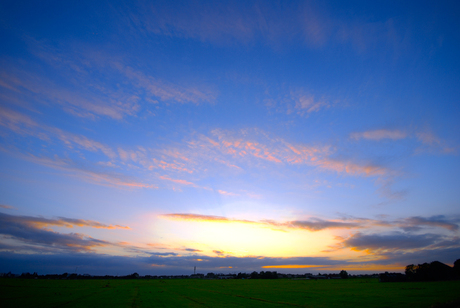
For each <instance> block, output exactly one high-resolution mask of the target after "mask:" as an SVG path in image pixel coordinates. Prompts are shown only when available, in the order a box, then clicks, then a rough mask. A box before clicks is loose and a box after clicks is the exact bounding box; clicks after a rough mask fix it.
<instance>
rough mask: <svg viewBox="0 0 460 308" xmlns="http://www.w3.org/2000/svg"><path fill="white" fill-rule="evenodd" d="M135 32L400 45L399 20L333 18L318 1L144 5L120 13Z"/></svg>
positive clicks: (228, 40)
mask: <svg viewBox="0 0 460 308" xmlns="http://www.w3.org/2000/svg"><path fill="white" fill-rule="evenodd" d="M120 15H122V16H126V17H124V18H123V19H124V20H125V24H126V25H127V26H129V27H130V29H131V31H130V32H129V33H130V34H131V33H143V32H147V33H153V34H155V35H163V36H170V37H179V38H191V39H195V40H198V41H201V42H210V43H213V44H217V45H250V46H251V45H254V44H262V45H268V46H271V47H273V48H275V49H280V48H289V46H291V45H293V44H295V45H304V46H307V47H310V48H314V49H318V48H322V47H324V46H327V44H330V43H334V44H345V45H351V46H352V47H353V48H354V49H355V50H356V51H358V52H359V53H362V52H364V51H366V50H367V49H370V48H376V47H378V46H380V45H382V44H385V45H387V46H388V45H389V46H392V47H393V48H394V49H395V50H400V49H401V45H402V44H401V41H402V39H401V37H400V35H398V32H397V31H396V27H395V26H396V23H395V22H394V21H393V20H391V19H389V20H386V21H383V22H368V21H367V19H368V18H367V17H366V16H363V17H362V18H361V19H360V18H359V16H358V17H357V18H356V17H355V18H354V22H353V23H350V21H349V20H341V19H339V18H333V17H332V16H331V15H330V14H328V12H327V10H325V8H324V7H322V6H321V5H318V3H314V2H311V1H306V2H305V1H303V2H291V3H290V5H283V3H278V2H269V3H267V2H264V1H255V2H254V1H251V2H217V3H216V2H206V1H204V2H203V1H192V2H190V1H185V2H182V1H180V2H175V3H174V5H171V4H170V3H167V2H155V3H143V4H141V5H139V7H138V8H137V10H132V11H130V13H125V12H120Z"/></svg>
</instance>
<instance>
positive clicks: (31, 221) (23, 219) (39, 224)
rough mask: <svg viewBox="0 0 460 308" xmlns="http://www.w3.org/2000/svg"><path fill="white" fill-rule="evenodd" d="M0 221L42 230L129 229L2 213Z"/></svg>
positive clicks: (63, 218) (98, 223)
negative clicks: (80, 228) (55, 227)
mask: <svg viewBox="0 0 460 308" xmlns="http://www.w3.org/2000/svg"><path fill="white" fill-rule="evenodd" d="M0 220H1V221H5V222H6V221H8V222H12V223H18V224H22V225H27V226H30V227H34V228H43V227H48V226H57V227H66V228H72V227H74V226H77V227H91V228H102V229H116V228H121V229H129V227H126V226H120V225H106V224H103V223H100V222H98V221H94V220H85V219H73V218H65V217H58V218H57V219H48V218H43V217H32V216H15V215H8V214H4V213H0Z"/></svg>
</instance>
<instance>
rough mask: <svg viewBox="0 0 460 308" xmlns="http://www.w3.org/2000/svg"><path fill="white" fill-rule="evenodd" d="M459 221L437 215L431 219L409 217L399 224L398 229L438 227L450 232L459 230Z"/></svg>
mask: <svg viewBox="0 0 460 308" xmlns="http://www.w3.org/2000/svg"><path fill="white" fill-rule="evenodd" d="M459 222H460V220H459V219H455V218H454V219H452V218H451V219H448V218H447V217H446V216H444V215H437V216H431V217H420V216H414V217H409V218H406V219H404V220H402V221H401V222H400V227H401V228H402V229H405V230H414V229H420V228H421V226H429V227H439V228H444V229H447V230H450V231H457V230H458V229H459V226H458V224H459Z"/></svg>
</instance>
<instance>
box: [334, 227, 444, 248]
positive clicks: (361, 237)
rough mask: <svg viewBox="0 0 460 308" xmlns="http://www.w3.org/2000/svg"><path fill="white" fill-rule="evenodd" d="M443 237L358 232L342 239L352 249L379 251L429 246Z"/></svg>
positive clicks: (344, 244)
mask: <svg viewBox="0 0 460 308" xmlns="http://www.w3.org/2000/svg"><path fill="white" fill-rule="evenodd" d="M441 239H443V237H442V236H440V235H437V234H408V233H401V232H393V233H391V234H369V235H367V234H362V233H360V232H358V233H356V234H354V235H352V236H351V237H349V238H348V239H346V240H345V241H343V246H344V247H349V248H351V249H353V250H357V251H362V250H368V251H370V252H374V253H379V252H384V251H395V250H409V251H410V250H412V249H422V248H425V247H429V246H431V245H433V244H435V243H436V242H438V241H440V240H441Z"/></svg>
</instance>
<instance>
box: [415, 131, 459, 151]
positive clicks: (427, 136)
mask: <svg viewBox="0 0 460 308" xmlns="http://www.w3.org/2000/svg"><path fill="white" fill-rule="evenodd" d="M415 135H416V137H417V139H418V140H419V141H420V142H421V143H422V146H420V147H418V148H417V149H415V153H416V154H420V153H440V154H457V152H458V146H452V145H449V144H448V142H446V141H445V140H442V139H441V138H439V137H438V136H436V135H435V134H434V133H433V132H431V131H421V132H417V133H416V134H415Z"/></svg>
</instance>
